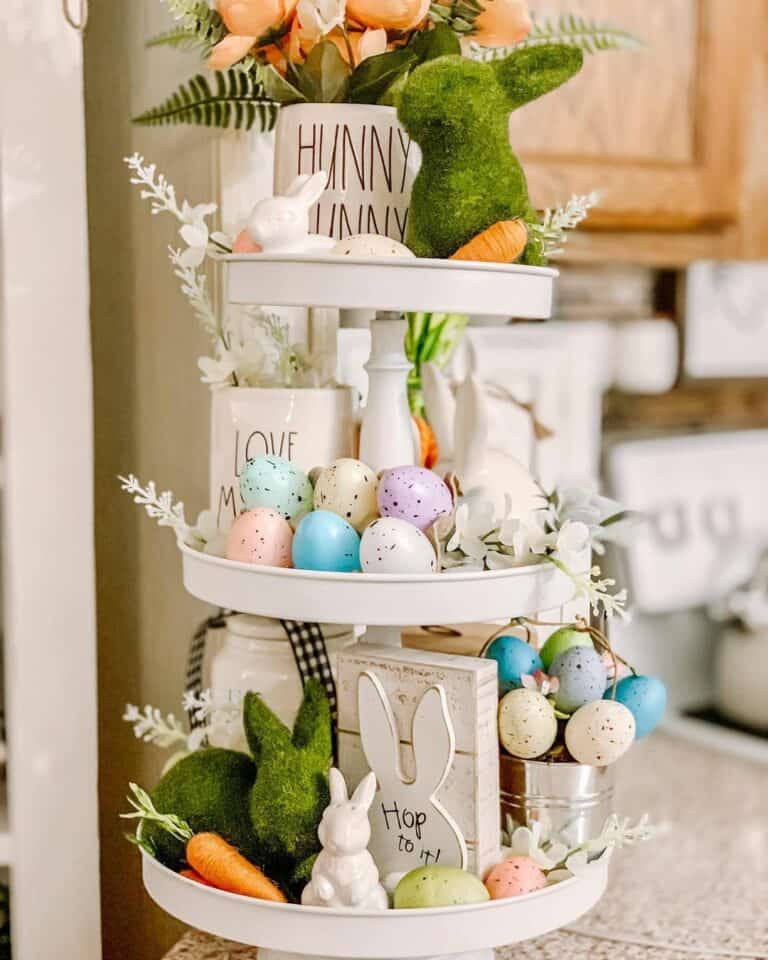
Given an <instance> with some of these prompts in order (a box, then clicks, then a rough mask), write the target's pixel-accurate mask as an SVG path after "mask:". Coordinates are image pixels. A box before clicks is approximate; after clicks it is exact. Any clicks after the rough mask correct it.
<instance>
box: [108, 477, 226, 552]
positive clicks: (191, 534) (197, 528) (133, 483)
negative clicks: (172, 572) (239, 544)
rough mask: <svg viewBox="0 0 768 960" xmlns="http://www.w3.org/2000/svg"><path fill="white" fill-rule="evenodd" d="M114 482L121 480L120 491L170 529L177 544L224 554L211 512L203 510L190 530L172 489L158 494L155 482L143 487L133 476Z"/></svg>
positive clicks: (182, 509) (222, 538)
mask: <svg viewBox="0 0 768 960" xmlns="http://www.w3.org/2000/svg"><path fill="white" fill-rule="evenodd" d="M117 479H118V480H119V481H120V489H121V490H124V491H125V492H126V493H127V494H129V495H130V496H131V497H132V498H133V502H134V503H136V504H138V505H139V506H140V507H144V509H145V511H146V513H147V516H149V517H151V518H152V519H153V520H156V521H157V524H158V526H160V527H170V528H171V529H172V530H173V532H174V533H175V534H176V540H177V542H178V543H183V544H185V545H186V546H188V547H192V548H193V549H194V550H203V551H205V552H206V553H210V554H213V555H214V556H221V555H222V554H223V549H224V542H223V541H224V534H223V532H221V531H219V529H218V524H217V522H216V516H215V515H214V513H213V511H212V510H202V511H201V512H200V513H199V514H198V516H197V522H196V523H195V525H194V527H191V526H189V524H188V523H187V520H186V517H185V515H184V504H183V503H182V502H181V501H175V500H174V496H173V492H172V491H171V490H163V491H162V493H158V490H157V485H156V484H155V483H154V481H152V480H150V481H149V482H148V483H147V484H146V485H142V482H141V480H139V478H138V477H137V476H135V475H134V474H132V473H129V474H128V476H127V477H123V476H118V478H117Z"/></svg>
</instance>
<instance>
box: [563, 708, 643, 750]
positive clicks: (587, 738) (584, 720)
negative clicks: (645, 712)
mask: <svg viewBox="0 0 768 960" xmlns="http://www.w3.org/2000/svg"><path fill="white" fill-rule="evenodd" d="M634 739H635V718H634V717H633V716H632V712H631V711H630V710H628V709H627V708H626V707H625V706H624V704H623V703H619V702H618V701H617V700H593V701H592V703H587V704H585V705H584V706H583V707H579V709H578V710H577V711H576V713H574V714H573V716H572V717H571V719H570V720H569V721H568V723H567V724H566V725H565V745H566V747H568V753H570V755H571V756H572V757H573V759H574V760H577V761H578V762H579V763H586V764H589V765H590V766H592V767H607V766H608V764H610V763H614V762H615V761H616V760H618V759H619V757H620V756H622V754H624V753H626V752H627V750H629V748H630V747H631V746H632V741H633V740H634Z"/></svg>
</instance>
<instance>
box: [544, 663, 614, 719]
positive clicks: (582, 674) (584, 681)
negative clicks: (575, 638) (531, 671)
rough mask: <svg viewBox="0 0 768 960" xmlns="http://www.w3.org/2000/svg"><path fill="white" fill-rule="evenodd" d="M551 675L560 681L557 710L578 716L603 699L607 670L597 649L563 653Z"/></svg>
mask: <svg viewBox="0 0 768 960" xmlns="http://www.w3.org/2000/svg"><path fill="white" fill-rule="evenodd" d="M549 673H550V675H551V676H553V677H557V678H558V680H559V681H560V687H559V689H558V691H557V693H556V694H555V706H556V707H557V709H558V710H562V711H563V713H575V711H576V710H578V709H579V707H583V706H584V704H585V703H591V702H592V701H593V700H602V698H603V693H604V692H605V683H606V669H605V664H604V663H603V659H602V657H601V656H600V654H599V653H598V652H597V650H595V648H594V647H570V648H569V649H568V650H564V651H563V653H561V654H559V655H558V656H556V657H555V659H554V660H553V661H552V664H551V665H550V668H549Z"/></svg>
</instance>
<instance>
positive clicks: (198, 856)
mask: <svg viewBox="0 0 768 960" xmlns="http://www.w3.org/2000/svg"><path fill="white" fill-rule="evenodd" d="M187 863H188V864H189V865H190V867H192V869H193V870H195V871H196V872H197V873H198V874H200V876H201V877H202V878H203V879H204V880H207V881H208V883H210V884H211V885H212V886H214V887H216V888H217V889H219V890H226V891H227V892H228V893H239V894H240V895H241V896H243V897H254V898H255V899H257V900H272V901H274V902H276V903H285V902H286V897H285V894H284V893H283V891H282V890H281V889H280V888H279V887H278V886H277V885H276V884H274V883H272V881H271V880H270V879H269V878H268V877H266V876H265V875H264V874H263V873H262V872H261V870H259V868H258V867H256V866H254V865H253V864H252V863H250V862H249V861H248V860H246V859H245V857H244V856H243V855H242V854H241V853H240V852H239V851H238V850H237V849H235V847H233V846H232V844H231V843H227V841H226V840H224V839H223V837H220V836H219V835H218V834H217V833H196V834H195V835H194V836H193V837H192V839H191V840H189V841H188V842H187Z"/></svg>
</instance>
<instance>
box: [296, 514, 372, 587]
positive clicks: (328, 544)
mask: <svg viewBox="0 0 768 960" xmlns="http://www.w3.org/2000/svg"><path fill="white" fill-rule="evenodd" d="M293 565H294V567H296V568H297V569H299V570H326V571H328V572H331V573H355V572H356V571H358V570H359V569H360V535H359V534H358V532H357V530H355V528H354V527H352V526H350V525H349V524H348V523H347V521H346V520H342V519H341V517H340V516H339V515H338V514H337V513H330V512H329V511H328V510H315V511H314V512H313V513H308V514H307V515H306V517H304V519H303V520H302V521H301V523H300V524H299V526H298V527H297V528H296V533H295V534H294V537H293Z"/></svg>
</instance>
